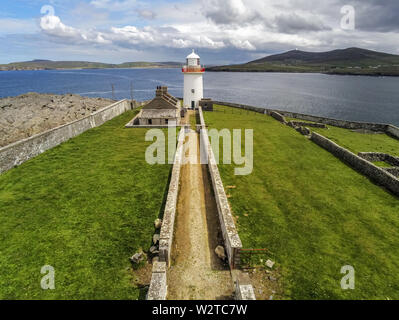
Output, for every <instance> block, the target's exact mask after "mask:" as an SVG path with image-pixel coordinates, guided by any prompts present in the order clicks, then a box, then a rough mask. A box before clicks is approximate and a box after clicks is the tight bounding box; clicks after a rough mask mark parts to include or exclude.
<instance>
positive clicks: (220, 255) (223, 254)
mask: <svg viewBox="0 0 399 320" xmlns="http://www.w3.org/2000/svg"><path fill="white" fill-rule="evenodd" d="M215 253H216V255H217V256H218V258H219V259H222V260H226V251H225V250H224V248H223V247H222V246H217V247H216V249H215Z"/></svg>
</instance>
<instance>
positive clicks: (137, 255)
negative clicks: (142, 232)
mask: <svg viewBox="0 0 399 320" xmlns="http://www.w3.org/2000/svg"><path fill="white" fill-rule="evenodd" d="M145 259H146V255H145V253H144V252H137V253H135V254H134V255H133V256H132V257H131V258H130V261H131V262H132V263H136V264H138V263H140V262H142V261H144V260H145Z"/></svg>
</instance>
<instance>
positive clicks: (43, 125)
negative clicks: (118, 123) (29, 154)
mask: <svg viewBox="0 0 399 320" xmlns="http://www.w3.org/2000/svg"><path fill="white" fill-rule="evenodd" d="M112 103H114V101H112V100H109V99H102V98H101V99H97V98H87V97H81V96H79V95H53V94H38V93H27V94H23V95H20V96H18V97H8V98H3V99H0V131H2V130H3V131H5V132H7V135H1V136H0V147H3V146H6V145H8V144H11V143H13V142H16V141H19V140H22V139H25V138H27V137H28V136H33V135H36V134H39V133H41V132H44V131H47V130H50V129H52V128H55V127H58V126H60V125H63V124H66V123H68V122H72V121H75V120H79V119H81V118H83V117H85V116H88V115H90V114H91V113H93V112H94V111H95V110H99V109H102V108H104V107H106V106H109V105H111V104H112ZM82 109H83V110H85V111H86V112H83V111H82ZM68 110H69V111H70V112H69V116H67V115H68ZM46 118H47V120H46ZM30 119H35V121H34V123H31V122H29V120H30Z"/></svg>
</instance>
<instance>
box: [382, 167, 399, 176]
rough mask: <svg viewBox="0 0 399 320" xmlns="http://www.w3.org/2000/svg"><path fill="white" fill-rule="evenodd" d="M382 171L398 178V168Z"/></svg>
mask: <svg viewBox="0 0 399 320" xmlns="http://www.w3.org/2000/svg"><path fill="white" fill-rule="evenodd" d="M384 170H385V171H386V172H388V173H390V174H392V175H393V176H395V177H397V178H399V167H392V168H384Z"/></svg>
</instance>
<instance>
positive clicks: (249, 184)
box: [205, 106, 399, 299]
mask: <svg viewBox="0 0 399 320" xmlns="http://www.w3.org/2000/svg"><path fill="white" fill-rule="evenodd" d="M215 110H216V111H215V112H205V120H206V122H207V125H209V127H210V128H218V129H221V128H228V129H234V128H242V129H244V128H248V129H254V170H253V173H252V174H251V175H248V176H235V175H234V165H220V166H219V168H220V173H221V176H222V179H223V183H224V185H225V186H236V189H228V190H227V193H229V194H231V197H230V198H229V201H230V204H231V207H232V210H233V212H234V215H235V216H237V226H238V229H239V235H240V237H241V239H242V242H243V245H244V247H245V248H268V249H269V250H270V251H271V252H272V253H273V259H274V260H275V261H276V263H277V265H278V266H279V267H280V268H281V274H282V278H281V279H282V280H281V281H282V286H283V290H284V298H286V299H386V298H388V297H389V298H396V299H398V298H399V239H398V237H397V230H398V228H399V215H398V212H399V200H398V198H396V197H395V196H393V195H391V194H390V193H388V192H387V191H385V190H384V189H383V188H381V187H379V186H377V185H375V184H373V183H372V182H370V181H369V180H368V179H367V178H366V177H364V176H362V175H360V174H358V173H357V172H356V171H354V170H352V169H351V168H350V167H348V166H347V165H345V164H344V163H343V162H341V161H340V160H338V159H337V158H335V157H334V156H333V155H331V154H330V153H329V152H327V151H325V150H324V149H322V148H320V147H319V146H317V145H316V144H314V143H313V142H311V141H310V140H308V139H306V138H305V137H303V136H302V135H300V134H299V133H297V132H296V131H295V130H293V129H292V128H289V127H288V126H284V125H282V124H281V123H279V122H278V121H276V120H274V119H273V118H271V117H268V116H265V115H261V114H256V113H253V112H250V113H241V114H240V112H238V111H232V110H231V108H227V107H221V106H216V107H215ZM226 110H227V111H226ZM344 265H352V266H353V267H354V268H355V271H356V282H355V285H356V287H355V290H348V291H344V290H342V289H341V287H340V281H341V278H342V277H343V275H342V274H341V273H340V270H341V267H342V266H344Z"/></svg>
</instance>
